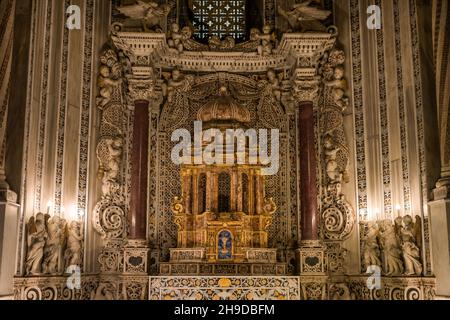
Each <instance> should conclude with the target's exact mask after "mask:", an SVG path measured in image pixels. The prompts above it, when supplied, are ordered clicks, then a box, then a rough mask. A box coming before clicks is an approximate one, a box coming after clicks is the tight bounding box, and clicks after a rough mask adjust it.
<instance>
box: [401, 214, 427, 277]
mask: <svg viewBox="0 0 450 320" xmlns="http://www.w3.org/2000/svg"><path fill="white" fill-rule="evenodd" d="M418 218H419V220H418ZM416 224H419V225H420V217H416ZM399 231H400V240H401V244H402V245H401V247H402V251H403V252H402V256H403V261H404V263H405V274H406V275H408V276H411V275H421V274H422V263H421V262H420V248H419V247H418V246H417V243H418V241H417V238H420V233H419V234H417V232H416V230H415V228H414V223H413V220H412V218H411V216H410V215H406V216H404V217H403V227H401V228H400V230H399Z"/></svg>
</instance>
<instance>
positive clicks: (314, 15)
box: [278, 0, 331, 32]
mask: <svg viewBox="0 0 450 320" xmlns="http://www.w3.org/2000/svg"><path fill="white" fill-rule="evenodd" d="M312 2H317V1H313V0H303V1H302V2H301V3H298V4H295V5H294V6H293V7H292V9H291V11H285V10H284V9H283V8H281V7H278V12H279V14H280V15H281V16H282V17H283V18H285V19H286V20H287V21H288V23H289V26H290V27H291V28H292V31H294V32H306V31H320V32H325V31H327V28H326V27H325V26H324V25H323V24H322V23H321V21H323V20H326V19H327V18H328V17H329V16H330V15H331V11H329V10H323V9H320V8H318V7H316V6H311V4H312Z"/></svg>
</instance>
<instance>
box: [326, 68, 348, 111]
mask: <svg viewBox="0 0 450 320" xmlns="http://www.w3.org/2000/svg"><path fill="white" fill-rule="evenodd" d="M344 73H345V71H344V67H343V66H337V67H336V68H335V69H334V72H333V75H334V76H333V77H334V79H332V80H330V81H326V82H325V84H326V85H327V86H330V87H332V88H333V92H332V93H333V99H334V101H335V103H336V105H337V106H339V107H340V108H341V110H342V111H343V112H344V111H345V110H346V109H347V107H348V98H346V97H345V90H347V86H348V85H347V80H345V78H344Z"/></svg>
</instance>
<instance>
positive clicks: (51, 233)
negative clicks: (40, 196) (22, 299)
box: [42, 216, 66, 275]
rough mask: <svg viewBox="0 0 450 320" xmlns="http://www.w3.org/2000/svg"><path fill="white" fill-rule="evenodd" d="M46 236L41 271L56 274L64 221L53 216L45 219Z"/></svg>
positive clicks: (60, 256)
mask: <svg viewBox="0 0 450 320" xmlns="http://www.w3.org/2000/svg"><path fill="white" fill-rule="evenodd" d="M47 233H48V237H47V239H46V241H45V246H44V262H43V264H42V271H43V273H45V274H52V275H54V274H58V273H59V271H60V270H59V264H60V262H61V260H60V259H61V258H62V248H63V246H64V241H65V233H66V221H65V220H64V219H61V218H59V217H58V216H54V217H52V218H50V219H49V220H48V221H47Z"/></svg>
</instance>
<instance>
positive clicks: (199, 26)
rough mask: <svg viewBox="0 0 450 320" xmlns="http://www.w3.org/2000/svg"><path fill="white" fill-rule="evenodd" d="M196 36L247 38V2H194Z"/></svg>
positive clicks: (227, 0) (242, 0)
mask: <svg viewBox="0 0 450 320" xmlns="http://www.w3.org/2000/svg"><path fill="white" fill-rule="evenodd" d="M192 11H193V13H194V16H195V19H194V21H193V25H194V27H195V29H196V30H197V31H196V36H197V38H199V39H206V38H209V37H211V36H218V37H219V38H223V37H225V36H232V37H233V38H235V39H236V40H238V39H242V38H244V37H245V0H193V6H192Z"/></svg>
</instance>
